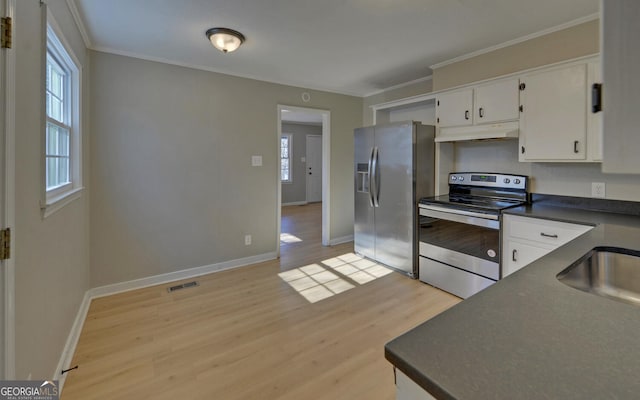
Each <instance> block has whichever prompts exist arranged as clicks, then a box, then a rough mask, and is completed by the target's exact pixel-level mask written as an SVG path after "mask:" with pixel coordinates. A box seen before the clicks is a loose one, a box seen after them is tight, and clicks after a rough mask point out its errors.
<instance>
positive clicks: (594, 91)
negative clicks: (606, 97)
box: [591, 83, 602, 114]
mask: <svg viewBox="0 0 640 400" xmlns="http://www.w3.org/2000/svg"><path fill="white" fill-rule="evenodd" d="M600 111H602V83H594V84H593V85H592V86H591V112H592V113H594V114H595V113H597V112H600Z"/></svg>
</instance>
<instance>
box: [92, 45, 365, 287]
mask: <svg viewBox="0 0 640 400" xmlns="http://www.w3.org/2000/svg"><path fill="white" fill-rule="evenodd" d="M91 57H92V63H91V65H92V70H91V90H92V92H93V93H95V94H96V95H95V96H94V97H93V98H92V107H91V128H92V131H93V132H92V133H93V139H92V147H91V149H92V158H91V174H92V181H93V182H94V185H93V186H92V189H91V194H92V204H91V285H92V286H94V287H95V286H102V285H106V284H111V283H116V282H122V281H127V280H131V279H136V278H142V277H147V276H152V275H157V274H161V273H167V272H172V271H176V270H182V269H185V268H191V267H198V266H203V265H209V264H215V263H219V262H224V261H229V260H236V259H240V258H244V257H249V256H256V255H262V254H267V253H270V252H274V251H275V249H276V235H275V232H276V215H277V214H276V212H277V209H276V204H277V197H276V196H277V189H278V188H277V174H278V173H279V172H278V170H277V157H278V144H279V141H278V136H277V134H276V132H277V123H278V122H277V105H278V104H282V105H290V106H303V107H308V108H318V109H326V110H330V111H331V172H332V175H331V184H330V188H331V210H330V213H331V221H330V223H331V231H330V234H331V237H333V238H338V237H342V236H347V235H351V234H352V233H353V206H352V205H353V190H352V186H353V181H352V177H351V169H352V163H353V129H354V128H356V127H358V126H360V125H361V124H362V99H361V98H357V97H351V96H344V95H338V94H332V93H326V92H319V91H313V90H304V89H301V88H296V87H291V86H283V85H277V84H272V83H266V82H261V81H256V80H250V79H244V78H237V77H232V76H228V75H222V74H217V73H212V72H206V71H199V70H194V69H189V68H184V67H178V66H172V65H167V64H162V63H157V62H150V61H143V60H139V59H134V58H128V57H123V56H116V55H111V54H106V53H100V52H91ZM304 91H307V92H309V93H310V94H311V101H309V102H308V103H304V102H303V101H302V100H301V94H302V92H304ZM252 155H262V156H263V166H262V167H252V166H251V156H252ZM245 234H251V235H252V236H253V243H252V244H251V245H250V246H245V245H244V235H245Z"/></svg>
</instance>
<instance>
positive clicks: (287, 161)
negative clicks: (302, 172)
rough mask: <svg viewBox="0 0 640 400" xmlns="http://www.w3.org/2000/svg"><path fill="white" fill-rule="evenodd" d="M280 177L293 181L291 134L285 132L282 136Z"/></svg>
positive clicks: (283, 180)
mask: <svg viewBox="0 0 640 400" xmlns="http://www.w3.org/2000/svg"><path fill="white" fill-rule="evenodd" d="M280 179H281V180H282V182H292V180H293V179H292V176H291V134H290V133H284V134H283V135H282V136H281V137H280Z"/></svg>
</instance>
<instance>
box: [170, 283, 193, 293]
mask: <svg viewBox="0 0 640 400" xmlns="http://www.w3.org/2000/svg"><path fill="white" fill-rule="evenodd" d="M196 286H198V282H196V281H193V282H187V283H183V284H180V285H175V286H171V287H170V288H167V292H169V293H172V292H175V291H176V290H180V289H186V288H190V287H196Z"/></svg>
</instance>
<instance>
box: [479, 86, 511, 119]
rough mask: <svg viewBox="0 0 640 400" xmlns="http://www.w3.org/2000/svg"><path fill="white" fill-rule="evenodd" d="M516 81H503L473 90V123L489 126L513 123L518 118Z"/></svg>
mask: <svg viewBox="0 0 640 400" xmlns="http://www.w3.org/2000/svg"><path fill="white" fill-rule="evenodd" d="M518 84H519V81H518V79H505V80H501V81H498V82H493V83H489V84H485V85H481V86H478V87H476V88H475V89H474V98H473V99H474V100H473V105H474V108H473V110H474V111H473V112H474V114H473V121H474V123H476V124H489V123H495V122H502V121H513V120H517V119H518V117H519V111H518V105H519V93H518Z"/></svg>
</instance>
